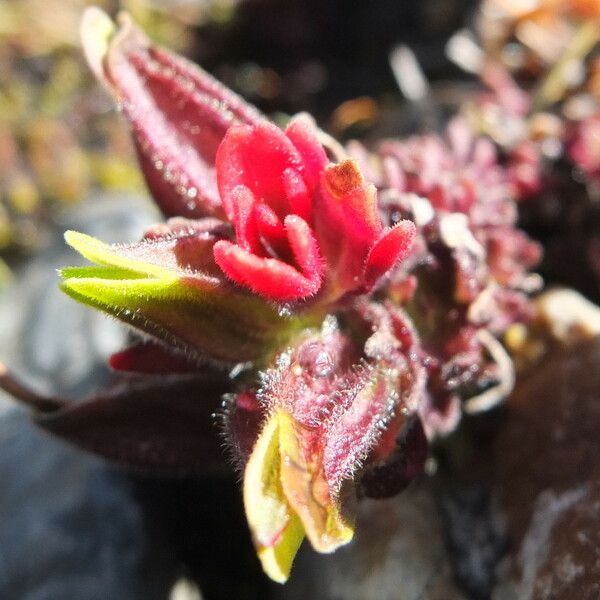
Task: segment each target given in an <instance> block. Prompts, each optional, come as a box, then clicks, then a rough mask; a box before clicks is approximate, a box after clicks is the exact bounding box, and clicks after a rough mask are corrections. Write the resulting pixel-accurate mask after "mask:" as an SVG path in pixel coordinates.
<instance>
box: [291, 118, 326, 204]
mask: <svg viewBox="0 0 600 600" xmlns="http://www.w3.org/2000/svg"><path fill="white" fill-rule="evenodd" d="M285 134H286V135H287V137H288V138H289V139H290V140H291V141H292V143H293V144H294V146H295V147H296V150H298V152H299V153H300V156H301V157H302V161H303V162H304V165H305V171H304V172H303V173H302V175H303V176H304V179H305V180H306V182H307V184H308V186H309V188H310V189H311V190H314V189H315V188H316V187H317V185H318V184H319V181H320V180H321V174H322V173H323V169H325V167H326V166H327V164H328V163H329V160H328V159H327V154H325V150H324V149H323V146H321V143H320V142H319V138H318V137H317V129H316V127H315V126H314V125H313V123H312V121H311V119H310V118H307V117H304V116H300V117H296V118H294V119H292V120H291V121H290V123H289V125H288V126H287V128H286V130H285ZM297 214H300V213H297Z"/></svg>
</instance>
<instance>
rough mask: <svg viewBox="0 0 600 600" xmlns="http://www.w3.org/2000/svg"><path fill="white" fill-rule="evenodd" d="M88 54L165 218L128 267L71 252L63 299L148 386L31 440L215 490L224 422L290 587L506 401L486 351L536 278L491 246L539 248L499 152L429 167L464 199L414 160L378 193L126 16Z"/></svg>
mask: <svg viewBox="0 0 600 600" xmlns="http://www.w3.org/2000/svg"><path fill="white" fill-rule="evenodd" d="M82 34H83V41H84V49H85V52H86V56H87V58H88V61H89V63H90V65H91V67H92V69H93V70H94V72H95V73H96V75H97V76H98V78H99V79H100V81H101V82H102V83H103V84H104V85H105V86H106V88H107V89H108V90H109V92H110V93H111V94H112V95H113V96H114V98H115V100H116V102H117V104H118V106H119V107H120V108H121V110H122V111H123V114H124V116H125V117H126V119H127V120H128V121H129V123H130V125H131V130H132V136H133V139H134V143H135V147H136V149H137V152H138V155H139V160H140V166H141V168H142V171H143V173H144V176H145V179H146V182H147V184H148V187H149V189H150V191H151V193H152V195H153V197H154V199H155V201H156V203H157V205H158V206H159V207H160V208H161V210H162V212H163V213H164V215H165V216H166V217H169V218H168V220H167V221H166V222H165V223H161V224H157V225H155V226H153V227H151V228H149V229H148V231H146V233H145V234H144V236H143V238H142V240H141V241H140V242H137V243H133V244H128V245H107V244H104V243H102V242H100V241H99V240H96V239H94V238H91V237H89V236H87V235H84V234H81V233H76V232H67V234H66V236H65V237H66V240H67V242H68V243H69V244H70V245H71V246H72V247H73V248H75V249H76V250H77V251H78V252H80V253H81V254H82V255H83V256H84V257H85V258H87V259H88V260H90V261H91V262H92V263H94V265H93V266H87V267H74V268H66V269H63V270H62V272H61V275H62V277H63V282H62V289H63V290H64V291H65V292H66V293H67V294H69V295H70V296H72V297H73V298H75V299H76V300H78V301H80V302H84V303H86V304H88V305H90V306H92V307H94V308H97V309H99V310H102V311H104V312H106V313H108V314H109V315H111V316H113V317H115V318H117V319H119V320H121V321H123V322H124V323H126V324H127V325H129V326H131V327H132V328H133V329H134V330H137V331H139V332H141V333H143V334H144V335H145V338H146V340H145V342H143V343H136V344H134V345H133V346H131V347H130V348H127V349H125V350H123V351H121V352H118V353H116V354H115V355H113V356H112V357H111V359H110V364H111V366H112V367H113V368H114V369H116V370H118V371H128V372H130V373H134V374H137V375H138V379H136V380H135V382H134V383H132V382H131V380H129V383H128V384H127V385H125V386H124V387H123V388H120V389H118V390H116V391H113V392H111V393H107V394H104V395H101V396H99V397H96V398H91V399H88V400H87V401H85V402H81V403H76V404H63V403H62V402H59V401H57V400H56V399H39V398H37V399H36V401H35V406H36V408H37V410H38V415H37V417H36V420H37V422H38V424H40V425H41V426H42V427H44V428H45V429H46V430H48V431H51V432H53V433H55V434H56V435H59V436H62V437H63V438H65V439H68V440H70V441H71V442H73V443H76V444H78V445H79V446H81V447H83V448H85V449H88V450H91V451H94V452H97V453H100V454H102V455H104V456H106V457H108V458H110V459H112V460H116V461H118V462H121V463H124V464H129V465H134V466H137V467H145V468H154V469H159V470H162V471H168V472H172V471H174V470H175V471H177V472H198V471H201V472H202V471H203V470H205V469H206V468H207V467H213V466H214V465H215V464H216V463H218V459H217V458H216V457H217V455H218V454H219V453H218V450H214V448H215V447H216V448H217V449H218V447H219V444H218V441H216V440H215V437H214V433H213V432H212V430H209V429H210V428H209V427H208V426H207V422H208V421H210V419H209V415H210V414H211V413H212V412H213V411H216V412H217V413H218V414H220V415H221V417H222V420H223V430H224V432H225V434H226V437H227V440H228V442H229V446H230V449H231V454H232V457H233V459H234V462H235V463H236V464H237V466H238V467H239V469H240V470H241V471H242V472H243V496H244V507H245V510H246V514H247V517H248V523H249V526H250V530H251V533H252V537H253V540H254V543H255V546H256V549H257V553H258V556H259V558H260V560H261V562H262V565H263V568H264V569H265V572H266V573H267V574H268V575H269V576H270V577H271V578H272V579H274V580H276V581H280V582H283V581H285V580H286V579H287V577H288V576H289V573H290V569H291V565H292V561H293V559H294V556H295V554H296V551H297V549H298V547H299V545H300V543H301V541H302V539H303V538H304V537H306V538H307V539H308V540H309V542H310V543H311V545H312V546H313V548H314V549H315V550H317V551H319V552H332V551H334V550H336V549H337V548H338V547H340V546H341V545H343V544H346V543H348V542H349V541H350V540H351V539H352V535H353V527H354V525H353V519H352V510H351V506H352V502H351V501H350V500H351V498H352V496H353V495H354V496H358V497H359V498H360V497H364V496H368V497H385V496H389V495H392V494H395V493H398V492H399V491H401V490H402V489H403V488H404V487H405V486H406V485H408V483H410V481H411V480H412V479H413V478H414V477H415V476H416V475H418V474H419V473H420V472H421V471H422V469H423V466H424V463H425V460H426V457H427V449H428V438H430V437H432V436H434V435H436V434H437V433H439V432H444V431H448V430H450V429H451V428H452V427H453V426H455V425H456V422H457V415H458V414H459V411H458V409H457V408H456V407H458V408H460V406H459V404H460V400H461V399H465V398H468V397H469V396H470V395H471V396H472V395H477V394H479V393H481V392H483V394H486V393H487V391H486V390H487V388H489V387H490V385H491V384H494V383H497V382H496V379H495V378H496V377H497V373H496V371H495V370H494V368H493V367H494V365H493V364H492V363H494V361H495V360H497V359H498V357H500V359H498V360H499V361H500V362H502V360H504V365H505V366H506V360H508V359H507V357H505V355H502V354H501V350H499V348H498V346H499V344H498V342H495V345H494V342H492V341H490V338H491V337H492V335H491V333H490V331H492V332H493V333H494V334H498V333H501V332H502V330H503V328H505V327H506V326H508V324H510V323H511V322H513V321H514V320H515V319H516V318H517V316H516V315H517V312H518V311H514V310H512V309H509V308H506V307H505V306H504V305H502V301H504V302H505V303H506V304H510V302H509V300H510V298H509V299H508V300H507V297H506V296H507V295H506V294H504V295H503V294H502V291H506V292H507V293H508V296H510V293H512V292H513V291H514V290H515V289H517V288H519V290H518V293H519V294H521V295H522V290H521V289H520V287H519V286H521V283H522V279H523V277H524V274H523V273H522V271H520V270H519V269H518V267H517V266H516V265H513V263H511V262H510V260H505V259H507V257H509V258H510V257H511V256H512V255H511V250H510V249H509V248H507V247H506V245H502V244H498V243H496V242H494V240H493V232H494V231H500V230H501V231H503V232H506V233H510V234H513V233H514V237H512V238H511V239H514V240H519V242H520V247H522V246H526V240H524V239H522V238H521V237H519V234H518V232H516V230H515V229H514V227H513V226H514V206H513V204H512V201H511V200H510V199H507V198H505V197H504V196H503V195H502V194H503V192H502V193H499V190H500V188H501V187H502V186H501V185H500V183H499V182H502V181H503V173H502V170H501V168H500V167H499V166H497V165H495V163H494V161H493V157H492V156H491V155H490V152H489V143H488V144H486V143H484V142H480V143H476V144H475V145H474V147H475V148H476V150H475V151H474V155H475V159H474V160H473V161H471V160H470V159H469V158H468V156H471V155H472V154H471V150H470V148H471V144H472V140H471V139H470V138H469V139H467V140H466V141H465V139H464V135H463V130H462V129H460V128H458V129H456V128H455V131H454V134H455V135H454V145H455V154H456V156H458V157H459V159H458V162H457V163H452V162H450V163H448V162H447V161H446V160H445V159H444V156H443V148H442V146H441V145H440V144H439V143H438V142H434V143H433V146H431V148H434V147H435V148H437V150H439V152H437V153H436V154H435V155H432V156H430V157H429V158H428V159H427V160H428V163H431V160H432V159H433V162H434V163H435V160H437V159H438V158H439V159H440V160H441V161H442V162H440V163H439V164H443V165H444V168H445V171H446V172H448V173H449V172H450V171H453V173H452V177H451V178H450V181H451V182H452V183H451V185H450V186H447V185H446V183H443V182H434V183H436V185H435V186H434V187H427V186H428V185H429V183H431V182H425V181H424V180H423V179H422V180H418V178H417V177H413V178H412V179H410V177H409V173H408V170H407V169H405V167H404V163H403V161H404V160H405V159H406V158H407V157H410V156H413V157H414V156H415V153H414V148H413V149H412V150H411V146H410V144H409V145H407V146H405V147H402V145H401V143H400V142H398V144H399V145H395V146H394V145H393V146H390V147H388V150H387V151H386V155H387V159H386V160H384V162H385V163H386V165H387V168H388V169H389V168H391V169H392V170H391V171H389V170H388V171H387V174H386V175H385V176H384V177H383V179H381V180H374V181H368V180H367V179H366V178H365V176H364V175H363V173H362V172H361V168H360V167H359V162H357V161H356V160H354V159H353V158H350V156H346V157H343V158H341V160H339V162H332V161H331V160H330V159H329V158H328V153H327V148H326V146H324V142H325V139H326V136H324V134H323V133H322V132H320V130H319V129H318V128H317V127H316V125H315V124H314V123H313V122H312V120H311V119H310V117H307V116H299V117H296V118H293V119H292V120H291V121H290V123H289V124H288V125H287V127H286V128H285V129H284V130H281V129H280V128H278V127H277V126H276V125H274V124H273V123H271V122H269V121H268V120H267V119H266V118H264V117H263V116H262V115H260V114H259V113H258V112H257V111H256V109H254V108H253V107H251V106H249V105H248V104H246V103H245V102H244V101H243V100H242V99H241V98H239V97H238V96H236V95H235V94H233V93H232V92H231V91H230V90H228V89H226V88H225V87H224V86H222V85H221V84H220V83H218V82H217V81H216V80H214V79H213V78H212V77H211V76H210V75H208V74H207V73H205V72H204V71H202V70H201V69H200V68H199V67H197V66H195V65H192V64H191V63H189V62H187V61H186V60H185V59H183V58H181V57H178V56H176V55H173V54H171V53H170V52H168V51H166V50H164V49H161V48H158V47H156V46H154V45H153V44H152V43H151V42H150V41H149V40H148V39H147V38H146V37H145V36H144V35H143V33H142V32H141V31H140V30H139V29H137V27H135V25H134V24H133V23H132V22H131V20H130V19H129V18H128V17H127V16H126V15H125V16H122V17H121V18H120V27H119V28H117V27H115V25H114V24H113V23H112V21H111V20H110V19H109V18H108V17H107V16H106V15H105V14H104V13H102V12H101V11H99V10H97V9H89V10H88V11H87V12H86V14H85V16H84V19H83V25H82ZM432 139H433V138H432ZM465 144H466V146H465ZM421 146H422V148H421ZM421 146H419V148H421V149H425V150H426V148H425V146H427V144H425V145H421ZM467 146H468V147H467ZM429 147H430V146H427V148H429ZM407 153H408V154H407ZM467 155H468V156H467ZM422 158H424V159H425V158H427V157H426V156H422ZM455 158H456V157H455ZM396 161H399V168H396V169H395V170H394V166H396V167H398V164H396ZM431 164H433V163H431ZM425 166H426V165H425ZM401 171H404V172H401ZM459 171H460V173H459ZM393 173H396V175H398V176H399V177H400V179H398V181H396V180H394V179H393V178H392V179H390V177H392V175H391V174H393ZM429 174H430V175H431V177H433V178H434V179H435V177H436V176H437V175H436V173H434V172H431V173H429ZM480 175H485V177H486V179H485V181H489V182H490V183H492V184H493V189H490V190H489V191H490V192H493V193H492V194H491V195H490V197H489V199H488V201H487V204H486V202H485V201H484V200H483V199H482V198H481V197H480V195H479V194H478V193H477V192H476V190H475V187H474V184H473V181H472V179H473V178H474V177H479V176H480ZM386 178H387V179H386ZM376 179H377V178H376ZM409 180H410V182H411V183H410V185H411V186H412V187H411V189H410V190H408V189H404V187H402V186H403V185H404V184H401V183H399V182H400V181H404V182H406V181H409ZM445 181H448V179H446V180H445ZM455 182H456V183H455ZM420 183H423V184H425V183H427V185H423V186H420V187H419V186H417V184H419V185H420ZM437 183H440V185H437ZM376 184H378V185H379V187H380V188H381V189H380V190H378V189H377V187H376ZM415 186H417V187H415ZM502 190H504V188H502ZM409 191H410V192H411V193H408V192H409ZM415 192H416V193H415ZM417 193H418V194H422V195H424V196H427V195H430V196H431V198H430V199H429V200H428V199H427V198H425V197H422V196H417ZM496 209H500V210H499V211H497V210H496ZM492 213H493V214H492ZM494 227H496V229H494ZM498 228H500V229H498ZM496 241H497V240H496ZM521 242H522V243H521ZM494 244H495V245H494ZM494 248H495V250H494ZM513 262H514V261H513ZM528 264H529V263H528ZM430 267H431V269H430ZM428 269H429V270H428ZM515 273H516V276H514V277H513V275H515ZM522 276H523V277H522ZM521 295H519V296H518V298H519V299H521ZM501 299H502V300H501ZM490 307H491V309H490ZM475 308H477V309H478V311H479V312H478V311H477V310H475ZM483 309H490V310H491V314H488V313H486V311H485V310H483ZM488 312H489V311H488ZM476 313H477V314H476ZM481 313H485V316H481ZM491 323H493V326H492V325H491ZM492 339H493V338H492ZM482 340H483V341H482ZM484 355H485V357H484ZM488 355H489V356H488ZM509 362H510V361H509ZM159 373H160V374H162V375H161V376H160V377H159V379H158V380H157V379H156V378H152V377H151V376H150V375H151V374H159ZM465 374H467V375H468V376H465ZM509 387H510V385H508V388H509ZM20 389H21V388H19V387H18V386H13V393H16V395H19V393H20V391H19V390H20ZM502 390H503V392H504V393H506V392H507V391H508V389H507V385H506V382H504V387H503V388H502ZM21 396H22V397H23V396H24V394H21ZM32 397H33V396H32V395H31V394H29V396H27V399H28V401H29V402H30V403H32V404H33V402H32V400H31V398H32ZM221 398H225V401H224V406H223V408H221V409H219V408H218V405H219V404H220V402H221ZM448 398H451V399H452V400H453V403H452V406H453V407H454V408H455V409H456V410H454V413H453V414H451V415H449V413H450V412H452V411H449V409H448V406H449V402H447V401H445V399H446V400H447V399H448ZM471 399H472V398H471ZM484 404H485V402H484Z"/></svg>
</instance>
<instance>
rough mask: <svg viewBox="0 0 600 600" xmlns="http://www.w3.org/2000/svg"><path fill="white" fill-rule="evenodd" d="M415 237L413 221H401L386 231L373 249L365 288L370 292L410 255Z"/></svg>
mask: <svg viewBox="0 0 600 600" xmlns="http://www.w3.org/2000/svg"><path fill="white" fill-rule="evenodd" d="M414 237H415V226H414V223H412V222H411V221H401V222H400V223H398V224H397V225H396V226H394V227H393V228H392V229H390V230H388V231H386V232H385V233H384V234H383V235H382V236H381V237H380V238H379V239H378V240H377V241H376V242H375V245H374V246H373V247H372V248H371V250H370V252H369V256H368V257H367V262H366V267H365V277H364V282H365V288H366V290H370V289H371V288H372V287H373V286H374V285H375V283H376V282H377V280H378V279H379V278H380V277H382V276H383V275H385V274H386V273H387V272H388V271H389V270H390V269H391V268H392V267H393V266H394V265H396V264H397V263H398V262H399V261H401V260H402V259H403V258H405V257H406V255H407V254H408V253H409V251H410V249H411V247H412V243H413V239H414Z"/></svg>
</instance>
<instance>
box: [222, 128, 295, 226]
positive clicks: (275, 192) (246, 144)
mask: <svg viewBox="0 0 600 600" xmlns="http://www.w3.org/2000/svg"><path fill="white" fill-rule="evenodd" d="M216 164H217V182H218V185H219V191H220V193H221V198H222V200H223V206H224V208H225V212H226V213H227V216H228V217H229V218H230V219H232V218H233V214H232V208H231V192H232V190H233V189H234V188H235V187H236V186H238V185H245V186H246V187H248V188H249V189H250V190H251V191H252V193H253V194H254V196H255V197H256V198H257V199H260V201H262V202H265V203H266V204H268V205H269V206H270V207H271V208H272V209H273V210H274V211H275V213H276V214H277V215H278V217H279V218H280V219H282V220H283V218H284V217H285V215H286V214H288V213H289V212H290V210H289V208H290V207H289V206H288V202H287V196H286V190H285V185H284V180H283V173H284V171H285V170H286V169H288V168H292V169H295V170H296V171H298V172H300V173H302V171H303V165H302V160H301V157H300V155H299V154H298V152H297V151H296V149H295V148H294V146H293V144H292V142H291V141H290V140H289V139H288V138H287V137H286V136H285V134H284V133H283V132H282V131H281V130H280V129H279V128H278V127H277V126H276V125H274V124H272V123H268V122H266V121H265V122H263V123H261V124H260V125H258V126H256V127H248V126H235V127H232V128H231V129H230V130H229V131H228V132H227V135H226V136H225V139H224V140H223V142H222V144H221V146H220V147H219V150H218V152H217V159H216Z"/></svg>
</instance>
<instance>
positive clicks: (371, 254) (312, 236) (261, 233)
mask: <svg viewBox="0 0 600 600" xmlns="http://www.w3.org/2000/svg"><path fill="white" fill-rule="evenodd" d="M216 170H217V183H218V187H219V193H220V196H221V201H222V203H223V208H224V211H225V214H226V215H227V217H228V219H229V220H230V221H231V222H232V223H233V225H234V227H235V234H236V240H235V243H233V242H229V241H227V240H221V241H219V242H217V243H216V244H215V246H214V256H215V260H216V262H217V264H218V265H219V266H220V267H221V269H222V270H223V272H224V273H225V274H226V275H228V276H229V277H230V278H231V279H232V280H233V281H235V282H236V283H238V284H239V285H242V286H244V287H247V288H250V289H251V290H252V291H254V292H256V293H258V294H260V295H262V296H264V297H266V298H269V299H272V300H278V301H290V300H301V299H304V298H307V297H309V296H314V295H315V294H316V293H317V292H319V291H320V290H324V292H323V293H324V295H325V297H326V298H327V299H328V300H330V301H331V300H335V299H337V298H340V297H341V296H343V295H344V294H346V293H348V292H355V293H362V292H367V291H369V290H370V289H372V288H373V286H374V285H375V283H376V282H377V280H378V279H379V278H380V277H381V276H383V275H384V274H385V273H386V272H387V271H389V270H390V269H391V268H392V267H393V266H394V265H395V264H396V263H397V262H398V261H399V260H401V259H402V258H403V257H404V256H406V254H407V253H408V251H409V249H410V246H411V243H412V239H413V235H414V225H413V224H412V223H411V222H410V221H403V222H401V223H399V224H398V225H396V226H395V227H394V228H392V229H387V230H384V228H383V226H382V225H381V221H380V219H379V215H378V211H377V198H376V190H375V187H374V186H373V185H371V184H369V183H367V182H366V181H365V180H364V178H363V176H362V174H361V172H360V170H359V168H358V165H357V164H356V163H355V162H354V161H353V160H350V159H348V160H345V161H342V162H341V163H339V164H329V161H328V159H327V156H326V154H325V151H324V150H323V148H322V146H321V144H320V143H319V141H318V138H317V132H316V129H315V128H314V126H313V125H312V124H311V123H310V121H308V120H307V119H304V118H298V119H295V120H293V121H292V122H291V123H290V125H289V126H288V127H287V129H286V130H285V132H283V131H281V130H280V129H279V128H278V127H276V126H275V125H273V124H271V123H268V122H266V121H265V122H263V123H260V124H259V125H256V126H250V125H234V126H232V127H231V128H230V129H229V131H228V132H227V134H226V136H225V138H224V140H223V142H222V143H221V145H220V147H219V149H218V152H217V158H216Z"/></svg>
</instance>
